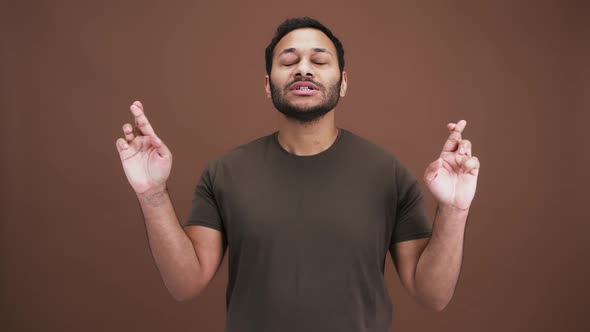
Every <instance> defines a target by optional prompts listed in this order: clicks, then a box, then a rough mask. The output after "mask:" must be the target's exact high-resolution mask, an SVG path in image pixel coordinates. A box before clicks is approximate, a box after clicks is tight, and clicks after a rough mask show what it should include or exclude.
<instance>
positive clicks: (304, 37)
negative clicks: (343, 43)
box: [274, 28, 336, 55]
mask: <svg viewBox="0 0 590 332" xmlns="http://www.w3.org/2000/svg"><path fill="white" fill-rule="evenodd" d="M287 48H295V49H297V50H304V51H307V50H311V49H314V48H325V49H326V50H328V51H330V52H331V53H332V54H336V47H334V43H332V41H331V40H330V38H328V36H326V35H325V34H324V33H323V32H321V31H320V30H317V29H313V28H302V29H296V30H293V31H291V32H289V33H288V34H286V35H285V36H284V37H283V38H282V39H281V40H280V41H279V43H278V44H277V45H276V46H275V49H274V54H275V55H277V54H280V53H281V51H283V50H285V49H287Z"/></svg>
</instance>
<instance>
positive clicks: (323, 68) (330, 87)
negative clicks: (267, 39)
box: [265, 28, 347, 123]
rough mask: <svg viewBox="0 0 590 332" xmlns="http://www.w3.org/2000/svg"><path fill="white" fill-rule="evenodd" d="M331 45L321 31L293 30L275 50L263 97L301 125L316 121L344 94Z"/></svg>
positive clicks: (344, 80)
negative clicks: (270, 98)
mask: <svg viewBox="0 0 590 332" xmlns="http://www.w3.org/2000/svg"><path fill="white" fill-rule="evenodd" d="M346 84H347V78H346V72H343V73H342V75H341V74H340V68H339V66H338V56H337V53H336V48H335V47H334V44H333V43H332V41H331V40H330V39H329V38H328V37H327V36H326V35H325V34H324V33H323V32H321V31H319V30H316V29H311V28H303V29H296V30H293V31H291V32H289V33H288V34H286V35H285V36H284V37H283V38H282V39H281V40H280V41H279V43H278V44H277V45H276V46H275V49H274V54H273V62H272V70H271V73H270V77H268V76H266V84H265V85H266V93H267V96H269V97H272V101H273V104H274V106H275V107H276V108H277V110H278V111H279V112H281V113H283V114H284V115H285V116H287V117H288V118H290V119H293V120H297V121H299V122H301V123H309V122H313V121H314V120H318V119H319V118H321V117H322V116H323V115H324V114H326V113H328V112H329V111H331V110H332V109H333V108H334V107H336V105H337V104H338V99H339V97H340V96H344V95H345V93H346Z"/></svg>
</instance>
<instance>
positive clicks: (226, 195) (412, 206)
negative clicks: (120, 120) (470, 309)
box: [116, 18, 479, 332]
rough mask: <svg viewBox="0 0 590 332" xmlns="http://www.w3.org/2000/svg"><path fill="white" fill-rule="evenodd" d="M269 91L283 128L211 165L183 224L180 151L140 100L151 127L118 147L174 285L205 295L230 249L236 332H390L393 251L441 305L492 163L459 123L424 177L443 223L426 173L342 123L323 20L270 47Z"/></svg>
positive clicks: (282, 29) (342, 81) (160, 262)
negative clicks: (482, 176)
mask: <svg viewBox="0 0 590 332" xmlns="http://www.w3.org/2000/svg"><path fill="white" fill-rule="evenodd" d="M266 68H267V75H266V82H265V88H266V93H267V96H268V97H269V98H272V101H273V104H274V106H275V107H276V108H277V110H278V111H279V112H280V114H279V116H280V120H279V131H276V132H274V133H272V134H270V135H267V136H264V137H261V138H258V139H256V140H254V141H252V142H249V143H247V144H244V145H241V146H239V147H237V148H235V149H233V150H231V151H229V152H227V153H226V154H224V155H223V156H221V157H219V158H218V159H216V160H213V161H211V162H209V163H208V165H207V167H206V168H205V170H204V171H203V173H202V175H201V178H200V181H199V183H198V184H197V186H196V190H195V195H194V199H193V206H192V211H191V215H190V217H189V219H188V220H187V222H186V223H185V224H184V225H183V226H184V227H181V225H180V223H179V221H178V219H177V217H176V214H175V212H174V208H173V206H172V203H171V201H170V198H169V196H168V192H167V190H166V180H167V178H168V176H169V174H170V169H171V165H172V154H171V152H170V150H169V149H168V148H167V147H166V145H165V144H164V143H163V142H162V141H161V140H160V138H158V137H157V135H156V134H155V132H154V130H153V128H152V127H151V125H150V124H149V122H148V120H147V118H146V116H145V114H144V112H143V106H142V104H141V103H140V102H135V103H133V105H131V112H132V113H133V115H134V116H135V122H136V126H137V127H138V128H139V130H140V133H138V134H137V135H136V134H134V133H133V130H132V127H131V125H130V124H125V125H124V126H123V131H124V133H125V138H124V139H123V138H120V139H118V140H117V142H116V145H117V148H118V151H119V153H120V156H121V160H122V163H123V168H124V170H125V173H126V175H127V178H128V180H129V182H130V184H131V186H132V187H133V189H134V190H135V192H136V193H137V196H138V198H139V201H140V203H141V209H142V211H143V214H144V217H145V223H146V228H147V233H148V239H149V244H150V247H151V250H152V254H153V257H154V260H155V262H156V264H157V266H158V269H159V271H160V273H161V275H162V278H163V280H164V283H165V285H166V287H167V288H168V290H169V291H170V293H171V294H172V296H174V298H175V299H177V300H179V301H183V300H188V299H191V298H193V297H195V296H196V295H198V294H199V293H200V292H201V291H202V290H203V289H204V288H205V287H207V285H208V283H209V282H210V281H211V279H212V278H213V276H214V275H215V273H216V272H217V270H218V268H219V266H220V264H221V262H222V259H223V257H224V254H225V250H226V248H227V247H228V246H229V248H230V250H229V282H228V287H227V294H226V300H227V322H226V331H228V332H237V331H239V332H250V331H252V332H254V331H256V332H265V331H281V332H289V331H307V332H312V331H322V332H325V331H338V332H348V331H350V332H353V331H354V332H359V331H374V332H385V331H389V330H390V326H391V317H392V306H391V302H390V299H389V296H388V294H387V290H386V286H385V282H384V279H383V277H384V276H383V273H384V265H385V257H386V254H387V251H389V252H390V253H391V256H392V257H393V260H394V264H395V267H396V270H397V272H398V273H399V276H400V279H401V282H402V284H403V286H404V287H405V288H406V289H407V290H408V291H409V292H410V293H411V294H412V296H413V297H414V298H415V299H416V300H417V301H419V302H420V303H421V304H423V305H424V306H426V307H427V308H431V309H433V310H437V311H440V310H442V309H443V308H444V307H445V306H446V305H447V304H448V302H449V301H450V299H451V297H452V295H453V293H454V289H455V286H456V282H457V279H458V275H459V271H460V267H461V260H462V252H463V237H464V230H465V223H466V219H467V214H468V210H469V206H470V204H471V201H472V199H473V196H474V194H475V188H476V180H477V174H478V170H479V161H478V160H477V158H476V157H473V156H472V154H471V143H470V142H469V141H467V140H465V139H462V137H461V133H462V131H463V129H464V128H465V125H466V122H465V121H463V120H462V121H459V122H458V123H449V124H448V125H447V128H448V129H449V130H450V135H449V138H448V140H447V141H446V143H445V144H444V146H443V148H442V152H441V154H440V156H439V157H438V158H437V159H436V160H435V161H434V162H433V163H431V164H430V165H429V166H428V168H427V169H426V172H425V174H424V179H425V183H426V185H427V186H428V189H429V190H430V192H431V193H432V194H433V195H434V197H435V198H436V200H437V202H438V208H437V212H436V216H435V220H434V222H433V226H431V223H429V222H428V220H427V218H426V217H425V214H424V208H423V202H422V195H421V191H420V189H419V186H418V182H417V181H416V179H415V178H414V177H413V176H412V175H411V174H410V172H409V171H408V170H406V168H405V167H404V166H403V165H402V164H401V163H400V162H399V160H397V158H396V157H395V156H393V155H392V154H390V153H388V152H386V151H384V150H383V149H381V148H379V147H378V146H376V145H374V144H372V143H370V142H369V141H367V140H365V139H363V138H361V137H359V136H357V135H356V134H354V133H352V132H351V131H348V130H346V129H343V128H338V127H336V125H335V120H334V119H335V107H336V105H337V103H338V99H339V97H343V96H344V95H345V94H346V89H347V82H348V79H347V75H346V72H345V71H344V51H343V48H342V45H341V43H340V42H339V41H338V39H337V38H336V37H335V36H334V35H333V34H332V33H331V32H330V30H328V29H327V28H326V27H324V26H323V25H321V24H320V23H319V22H318V21H316V20H313V19H310V18H297V19H291V20H287V21H285V22H284V23H283V24H282V25H281V26H279V28H278V29H277V33H276V36H275V37H274V38H273V40H272V41H271V43H270V45H269V46H268V48H267V50H266Z"/></svg>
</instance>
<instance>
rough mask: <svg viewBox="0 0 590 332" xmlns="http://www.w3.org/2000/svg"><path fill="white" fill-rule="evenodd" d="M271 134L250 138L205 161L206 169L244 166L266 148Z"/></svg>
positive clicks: (211, 170) (213, 171)
mask: <svg viewBox="0 0 590 332" xmlns="http://www.w3.org/2000/svg"><path fill="white" fill-rule="evenodd" d="M272 135H273V134H267V135H264V136H261V137H257V138H254V139H251V140H250V141H248V142H246V143H243V144H240V145H238V146H236V147H234V148H232V149H230V150H228V151H226V152H224V153H222V154H221V155H219V156H218V157H216V158H214V159H212V160H210V161H209V162H208V163H207V166H206V168H207V170H208V171H209V172H212V173H215V172H218V171H220V170H223V169H227V168H229V167H234V166H245V164H247V163H249V162H250V161H252V160H256V159H257V158H258V157H259V156H260V155H262V154H264V152H265V151H266V150H267V149H268V145H269V144H270V140H271V139H272Z"/></svg>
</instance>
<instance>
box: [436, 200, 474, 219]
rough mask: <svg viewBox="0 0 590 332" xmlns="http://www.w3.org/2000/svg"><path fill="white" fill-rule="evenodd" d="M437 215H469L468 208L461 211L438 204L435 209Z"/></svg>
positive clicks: (451, 206) (450, 206) (460, 209)
mask: <svg viewBox="0 0 590 332" xmlns="http://www.w3.org/2000/svg"><path fill="white" fill-rule="evenodd" d="M436 210H437V213H438V214H441V215H445V216H467V215H468V214H469V207H468V208H466V209H462V208H459V207H456V206H453V205H448V204H440V203H439V204H438V206H437V207H436Z"/></svg>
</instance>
